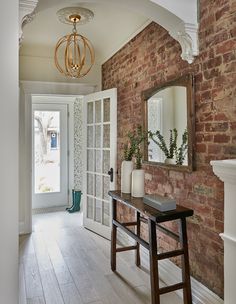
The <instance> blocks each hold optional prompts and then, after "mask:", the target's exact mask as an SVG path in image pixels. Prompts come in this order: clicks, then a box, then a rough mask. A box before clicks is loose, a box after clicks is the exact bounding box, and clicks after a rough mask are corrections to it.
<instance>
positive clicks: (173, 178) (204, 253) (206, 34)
mask: <svg viewBox="0 0 236 304" xmlns="http://www.w3.org/2000/svg"><path fill="white" fill-rule="evenodd" d="M235 24H236V2H235V0H201V1H200V30H199V43H200V55H199V56H198V57H197V59H196V60H195V61H194V63H193V64H192V65H189V64H188V63H187V62H185V61H182V59H181V57H180V54H181V49H180V46H179V44H178V42H176V41H175V40H173V39H172V38H171V37H170V36H169V34H168V33H167V32H166V30H164V29H163V28H162V27H161V26H159V25H157V24H155V23H152V24H150V25H149V26H148V27H147V28H146V29H144V30H143V31H142V32H141V33H140V34H138V35H137V36H136V37H135V38H134V39H132V40H131V41H130V42H129V43H128V44H127V45H125V46H124V47H123V48H122V49H121V50H120V51H119V52H118V53H116V54H115V55H114V56H113V57H112V58H111V59H110V60H108V61H107V62H106V63H105V64H104V65H103V68H102V77H103V88H104V89H108V88H112V87H117V88H118V168H120V164H121V154H122V152H121V151H122V149H123V144H124V142H125V140H126V134H127V130H129V129H132V128H133V127H135V126H137V124H138V123H140V122H141V92H142V91H143V90H146V89H149V88H150V87H153V86H155V85H158V84H160V83H163V82H164V81H168V80H170V79H174V78H176V77H178V76H180V75H183V74H186V73H188V72H193V73H194V74H195V110H196V147H195V150H194V153H195V160H196V163H195V166H196V171H194V172H193V173H182V172H177V171H171V170H166V169H162V168H158V167H157V166H151V165H145V166H144V168H145V171H146V173H147V174H146V189H145V190H146V192H154V191H155V192H157V193H159V194H164V193H167V194H168V195H170V196H173V197H175V198H176V199H177V203H179V204H181V205H183V206H186V207H190V208H193V209H194V212H195V215H194V217H193V218H191V219H189V220H188V236H189V248H190V261H191V272H192V275H193V276H194V277H195V278H197V279H198V280H199V281H201V282H202V283H204V284H205V285H206V286H208V287H209V288H210V289H212V290H213V291H214V292H216V293H217V294H219V295H220V296H223V242H222V240H221V239H220V237H219V233H220V232H222V231H223V216H224V211H223V195H224V193H223V183H221V182H220V181H219V180H218V178H217V177H215V176H214V174H213V172H212V168H211V166H210V165H209V162H210V161H211V160H213V159H225V158H235V157H236V145H235V143H236V52H235V50H236V26H235ZM119 210H120V216H121V217H122V218H125V217H127V216H126V213H125V212H124V210H122V208H120V209H119ZM130 216H131V213H128V217H130ZM142 231H143V234H144V236H145V235H146V234H147V231H146V227H145V226H143V228H142ZM159 243H160V246H161V247H163V248H165V249H168V248H169V247H175V246H176V244H175V242H170V241H169V239H167V238H165V237H161V240H160V242H159Z"/></svg>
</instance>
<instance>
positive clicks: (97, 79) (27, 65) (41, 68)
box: [20, 42, 101, 91]
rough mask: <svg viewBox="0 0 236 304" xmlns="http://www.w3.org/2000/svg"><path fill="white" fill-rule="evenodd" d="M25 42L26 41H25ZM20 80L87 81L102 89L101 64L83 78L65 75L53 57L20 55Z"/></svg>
mask: <svg viewBox="0 0 236 304" xmlns="http://www.w3.org/2000/svg"><path fill="white" fill-rule="evenodd" d="M23 43H24V42H23ZM20 80H27V81H44V82H64V83H66V82H67V83H87V84H92V85H96V86H97V91H100V90H101V65H96V64H95V65H94V66H93V67H92V69H91V71H90V72H89V73H88V75H86V76H85V77H83V78H81V79H73V78H70V77H66V76H63V75H62V74H61V73H60V72H59V71H58V70H57V68H56V67H55V64H54V58H52V57H33V56H26V55H21V56H20Z"/></svg>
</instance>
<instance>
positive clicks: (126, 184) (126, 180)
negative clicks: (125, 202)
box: [121, 160, 134, 193]
mask: <svg viewBox="0 0 236 304" xmlns="http://www.w3.org/2000/svg"><path fill="white" fill-rule="evenodd" d="M133 166H134V165H133V162H132V161H131V160H123V161H122V164H121V192H122V193H131V173H132V171H133Z"/></svg>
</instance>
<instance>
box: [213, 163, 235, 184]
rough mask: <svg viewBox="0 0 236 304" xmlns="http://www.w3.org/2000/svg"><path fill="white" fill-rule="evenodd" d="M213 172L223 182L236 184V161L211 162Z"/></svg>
mask: <svg viewBox="0 0 236 304" xmlns="http://www.w3.org/2000/svg"><path fill="white" fill-rule="evenodd" d="M211 165H212V167H213V172H214V173H215V175H217V176H218V177H219V179H220V180H221V181H223V182H227V183H229V184H232V185H235V184H236V159H227V160H214V161H211Z"/></svg>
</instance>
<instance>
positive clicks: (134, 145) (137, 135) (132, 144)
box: [121, 126, 144, 193]
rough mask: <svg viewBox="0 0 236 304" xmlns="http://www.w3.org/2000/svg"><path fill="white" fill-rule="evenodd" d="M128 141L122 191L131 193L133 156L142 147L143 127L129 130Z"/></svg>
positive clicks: (125, 148)
mask: <svg viewBox="0 0 236 304" xmlns="http://www.w3.org/2000/svg"><path fill="white" fill-rule="evenodd" d="M127 137H128V142H127V143H126V144H125V146H124V156H123V161H122V164H121V192H123V193H131V173H132V171H133V161H132V159H133V156H134V155H135V154H136V153H137V149H140V148H139V147H140V144H141V143H142V142H143V140H144V134H143V131H142V127H141V126H138V127H137V129H136V130H134V131H132V132H131V131H129V132H128V134H127Z"/></svg>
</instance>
